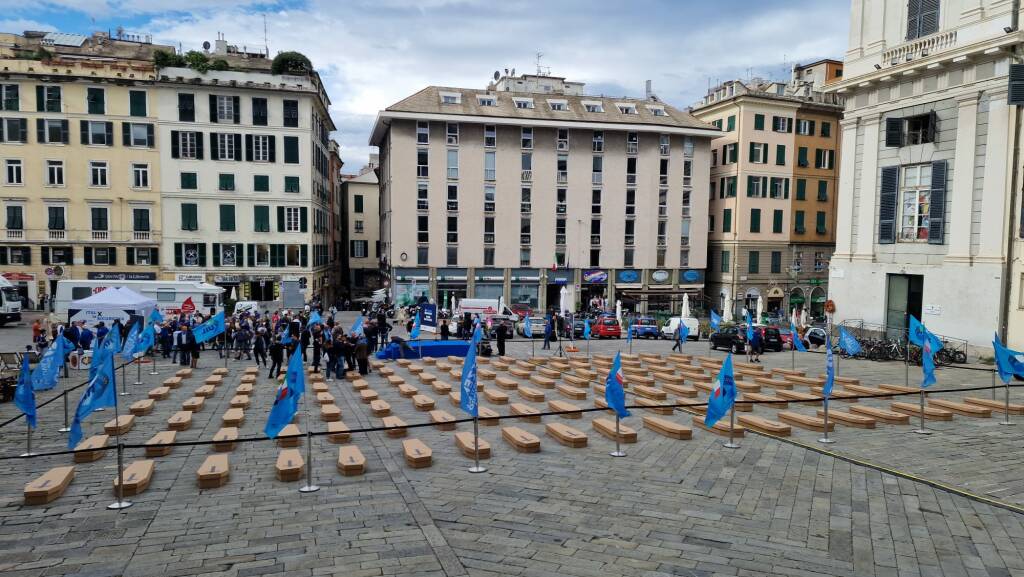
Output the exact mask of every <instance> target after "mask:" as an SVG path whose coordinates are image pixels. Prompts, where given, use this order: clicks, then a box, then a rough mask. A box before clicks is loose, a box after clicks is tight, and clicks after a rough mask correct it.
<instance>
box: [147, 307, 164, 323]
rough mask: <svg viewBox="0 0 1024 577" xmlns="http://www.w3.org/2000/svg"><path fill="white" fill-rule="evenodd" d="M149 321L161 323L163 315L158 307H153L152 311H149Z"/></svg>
mask: <svg viewBox="0 0 1024 577" xmlns="http://www.w3.org/2000/svg"><path fill="white" fill-rule="evenodd" d="M149 320H150V322H154V323H162V322H164V315H162V314H160V309H158V308H156V307H154V308H153V312H151V313H149Z"/></svg>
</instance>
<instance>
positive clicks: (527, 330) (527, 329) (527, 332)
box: [523, 315, 533, 346]
mask: <svg viewBox="0 0 1024 577" xmlns="http://www.w3.org/2000/svg"><path fill="white" fill-rule="evenodd" d="M523 336H524V337H526V338H528V339H532V338H533V327H531V326H530V315H526V318H524V319H523ZM531 346H532V345H531Z"/></svg>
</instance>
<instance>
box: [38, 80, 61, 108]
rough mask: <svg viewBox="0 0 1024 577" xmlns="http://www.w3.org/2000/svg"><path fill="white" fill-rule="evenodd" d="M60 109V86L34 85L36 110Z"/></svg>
mask: <svg viewBox="0 0 1024 577" xmlns="http://www.w3.org/2000/svg"><path fill="white" fill-rule="evenodd" d="M60 111H61V91H60V86H36V112H60Z"/></svg>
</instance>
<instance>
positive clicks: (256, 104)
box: [250, 97, 268, 126]
mask: <svg viewBox="0 0 1024 577" xmlns="http://www.w3.org/2000/svg"><path fill="white" fill-rule="evenodd" d="M250 102H251V106H252V124H253V126H266V125H267V116H268V114H267V99H266V98H258V97H253V98H252V100H250Z"/></svg>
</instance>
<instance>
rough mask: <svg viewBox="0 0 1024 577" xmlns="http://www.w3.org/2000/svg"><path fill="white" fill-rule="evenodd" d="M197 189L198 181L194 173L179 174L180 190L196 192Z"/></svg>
mask: <svg viewBox="0 0 1024 577" xmlns="http://www.w3.org/2000/svg"><path fill="white" fill-rule="evenodd" d="M197 188H199V179H198V177H197V176H196V173H194V172H183V173H181V189H182V190H196V189H197Z"/></svg>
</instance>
